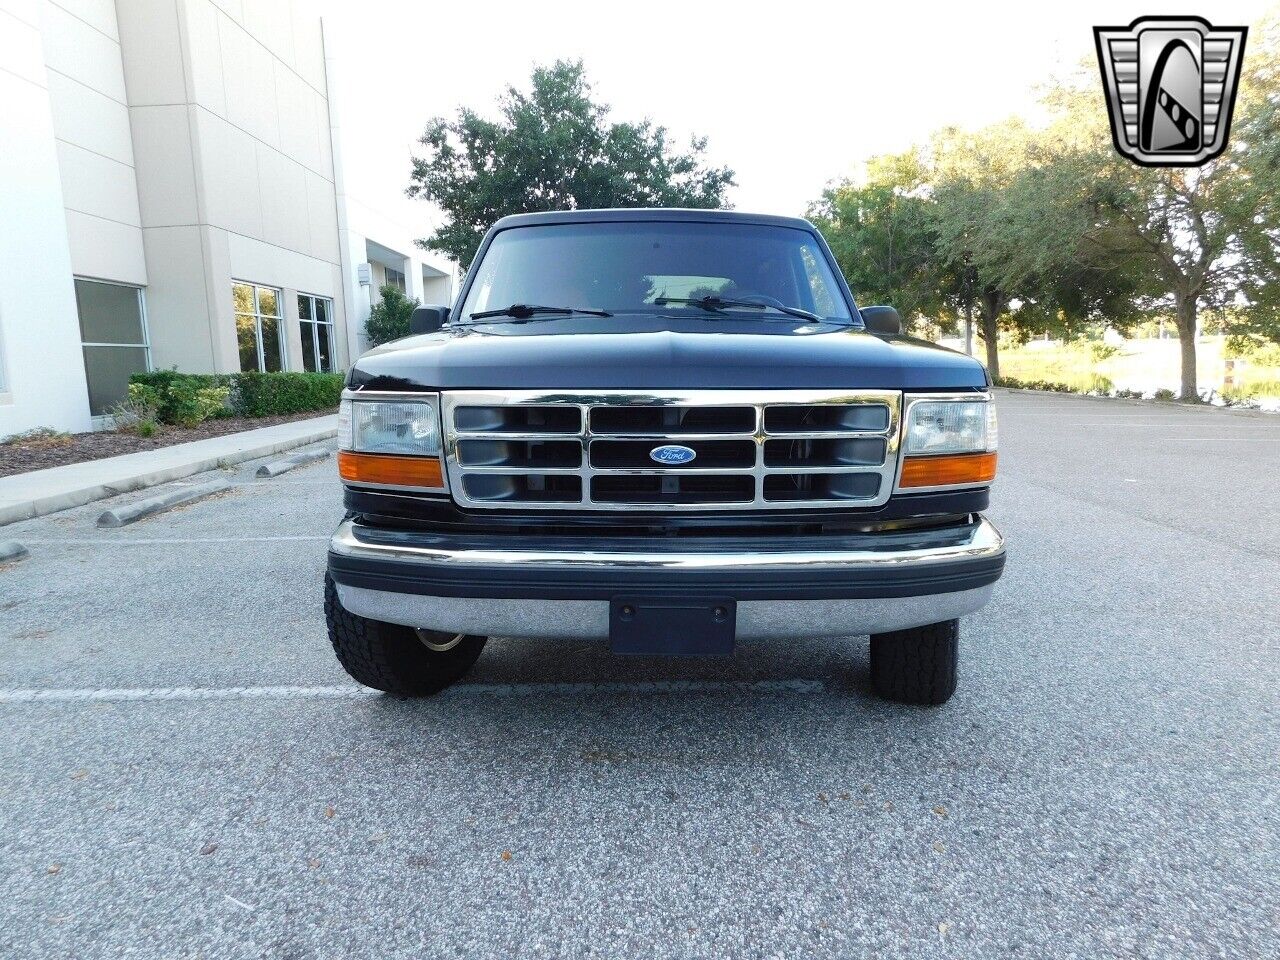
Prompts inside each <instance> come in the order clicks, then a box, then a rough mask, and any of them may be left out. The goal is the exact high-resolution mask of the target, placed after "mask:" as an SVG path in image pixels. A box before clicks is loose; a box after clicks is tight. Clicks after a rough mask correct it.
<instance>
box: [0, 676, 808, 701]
mask: <svg viewBox="0 0 1280 960" xmlns="http://www.w3.org/2000/svg"><path fill="white" fill-rule="evenodd" d="M825 690H826V684H825V683H824V682H823V681H822V680H736V681H735V680H653V681H642V682H634V683H628V682H621V681H618V682H602V683H460V684H457V685H456V686H453V687H450V688H449V689H447V690H445V691H443V692H442V693H440V694H437V698H440V697H443V698H454V697H477V696H485V697H529V696H565V695H569V696H573V695H585V694H595V693H609V694H619V693H641V694H654V693H657V694H663V693H822V692H824V691H825ZM382 696H386V695H385V694H382V693H379V692H378V691H377V690H370V689H368V688H366V687H357V686H353V685H348V684H342V685H336V686H316V687H285V686H276V687H267V686H263V687H103V688H56V687H55V688H49V689H41V688H38V687H32V688H19V689H13V690H0V705H8V704H39V703H136V702H143V703H152V702H163V701H171V700H181V701H196V700H346V699H363V698H372V697H382Z"/></svg>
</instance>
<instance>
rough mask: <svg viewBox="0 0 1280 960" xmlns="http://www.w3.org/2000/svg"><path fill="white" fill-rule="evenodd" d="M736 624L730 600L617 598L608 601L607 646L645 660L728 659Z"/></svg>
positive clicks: (731, 649) (719, 598) (726, 598)
mask: <svg viewBox="0 0 1280 960" xmlns="http://www.w3.org/2000/svg"><path fill="white" fill-rule="evenodd" d="M737 619H738V610H737V604H736V602H735V601H734V600H733V598H732V597H710V598H699V599H697V600H691V599H690V598H688V597H662V596H618V597H614V598H613V599H612V600H611V601H610V602H609V647H610V649H612V650H613V652H614V653H620V654H627V655H631V656H642V657H643V656H648V657H727V656H730V655H731V654H732V653H733V642H734V633H735V631H736V629H737Z"/></svg>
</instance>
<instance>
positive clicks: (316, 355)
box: [298, 290, 338, 373]
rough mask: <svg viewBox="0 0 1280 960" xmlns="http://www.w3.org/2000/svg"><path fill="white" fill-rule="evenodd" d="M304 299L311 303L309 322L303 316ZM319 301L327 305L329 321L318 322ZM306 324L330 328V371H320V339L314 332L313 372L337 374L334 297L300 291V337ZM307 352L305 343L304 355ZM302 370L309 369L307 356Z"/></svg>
mask: <svg viewBox="0 0 1280 960" xmlns="http://www.w3.org/2000/svg"><path fill="white" fill-rule="evenodd" d="M304 299H305V300H310V301H311V319H309V320H308V319H305V318H304V317H303V316H302V301H303V300H304ZM317 301H323V302H324V303H325V316H326V317H328V318H329V319H327V320H317V319H316V302H317ZM304 323H309V324H311V325H312V326H316V327H318V326H325V327H328V328H329V330H328V334H329V369H328V370H322V369H320V338H319V337H317V336H316V331H314V330H313V331H312V332H311V360H312V362H313V363H314V364H315V370H314V371H313V372H315V373H335V372H336V371H337V366H338V365H337V363H335V362H334V348H335V346H336V342H335V340H334V325H333V297H322V296H321V295H320V294H318V293H303V292H302V291H301V290H299V291H298V328H299V329H298V333H299V335H301V333H302V329H301V328H302V325H303V324H304ZM300 339H301V338H300ZM306 350H307V346H306V343H305V342H303V344H302V351H303V353H304V354H305V353H306ZM302 369H303V370H306V369H307V358H306V356H305V355H304V356H303V357H302Z"/></svg>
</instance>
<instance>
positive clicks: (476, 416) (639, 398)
mask: <svg viewBox="0 0 1280 960" xmlns="http://www.w3.org/2000/svg"><path fill="white" fill-rule="evenodd" d="M442 405H443V414H444V425H445V457H446V461H447V464H448V469H449V481H450V488H451V490H452V493H453V496H454V498H455V500H457V502H458V504H459V505H460V506H463V507H478V508H491V509H501V508H505V509H541V510H572V509H588V510H649V511H669V510H685V511H705V510H742V509H768V510H778V509H803V508H818V507H826V508H832V507H844V508H849V507H876V506H880V505H882V504H883V503H884V502H885V501H886V500H888V499H889V494H890V492H891V490H892V488H893V480H894V471H895V468H896V464H897V459H898V457H897V450H898V427H899V416H900V410H901V394H899V393H898V392H896V391H890V390H867V391H857V392H853V393H836V392H828V391H812V390H795V391H790V390H788V391H762V392H756V393H751V392H747V391H730V390H708V391H699V392H696V393H680V394H673V395H671V396H655V395H654V394H652V393H643V392H640V391H605V392H599V393H591V394H566V393H547V392H513V393H493V392H454V393H446V394H444V396H443V404H442ZM673 444H674V445H679V446H682V447H687V448H688V449H690V450H692V451H693V453H694V457H693V459H692V460H690V461H688V462H686V463H668V462H662V463H659V462H657V461H655V460H654V459H653V458H652V457H651V456H650V454H651V452H652V451H653V450H655V449H656V448H658V447H661V446H667V445H673Z"/></svg>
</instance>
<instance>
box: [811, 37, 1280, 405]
mask: <svg viewBox="0 0 1280 960" xmlns="http://www.w3.org/2000/svg"><path fill="white" fill-rule="evenodd" d="M1250 39H1251V47H1250V49H1249V51H1247V52H1246V58H1245V73H1244V76H1243V77H1242V81H1241V93H1240V97H1239V100H1238V104H1237V109H1236V118H1235V123H1234V125H1233V131H1232V141H1231V146H1230V148H1229V149H1228V150H1227V151H1226V152H1225V153H1224V154H1223V155H1221V156H1220V157H1218V158H1217V159H1215V160H1212V161H1210V162H1209V163H1206V164H1205V165H1203V166H1201V167H1198V168H1192V169H1182V168H1148V167H1139V166H1137V165H1135V164H1133V163H1131V162H1130V161H1129V160H1127V159H1125V158H1124V157H1121V156H1120V155H1119V154H1117V153H1116V152H1115V150H1114V149H1113V147H1112V144H1111V137H1110V131H1109V128H1108V125H1107V117H1106V110H1105V105H1104V103H1103V102H1102V96H1101V91H1100V89H1099V85H1098V79H1097V73H1096V70H1094V69H1092V68H1091V67H1090V68H1088V69H1085V70H1082V71H1081V72H1080V73H1079V74H1078V75H1076V76H1075V77H1071V78H1068V79H1067V80H1065V81H1059V82H1057V83H1055V84H1053V85H1051V86H1050V87H1049V88H1048V90H1047V92H1046V95H1045V97H1044V102H1043V107H1044V109H1043V116H1042V118H1041V119H1040V121H1039V122H1037V124H1035V125H1034V126H1033V125H1030V124H1028V123H1026V122H1025V121H1023V120H1021V119H1019V118H1010V119H1008V120H1006V121H1003V122H1001V123H997V124H994V125H992V126H989V127H986V128H983V129H980V130H960V129H956V128H947V129H944V130H941V131H938V132H937V133H935V134H934V135H933V136H932V137H931V138H930V139H929V140H928V142H927V143H926V144H925V145H924V146H921V147H918V148H915V149H913V150H910V151H907V152H905V153H901V154H894V155H889V156H884V157H877V158H874V159H873V160H872V161H870V162H869V163H868V164H867V165H866V169H865V171H864V173H863V175H862V176H861V177H860V178H858V179H857V180H849V181H845V182H842V183H840V184H838V185H836V186H834V187H832V188H830V189H828V190H827V191H826V192H825V193H824V194H823V196H822V198H821V199H820V200H819V201H818V202H817V203H816V204H814V206H813V208H812V209H811V215H813V216H814V217H815V218H816V220H817V222H818V223H819V225H820V226H821V227H822V229H823V231H824V233H825V234H826V235H827V239H828V242H829V243H830V244H831V247H832V249H833V251H835V252H836V255H837V257H838V258H839V259H840V262H841V266H842V267H843V268H844V269H845V272H846V275H847V276H848V277H849V280H850V284H851V286H852V287H853V289H854V292H855V293H856V294H858V296H859V298H860V299H861V300H862V301H863V302H871V301H879V300H882V299H888V300H890V301H894V302H895V305H898V306H899V308H900V310H901V312H902V313H903V315H904V317H907V318H908V320H909V321H911V320H914V322H915V323H916V325H917V326H919V325H921V324H922V323H929V322H941V323H943V324H946V325H949V324H950V323H951V322H953V321H954V319H955V317H956V316H957V315H959V314H963V313H965V312H966V311H967V309H968V308H969V307H970V306H974V307H976V309H977V311H978V314H979V319H980V323H981V332H982V336H983V340H984V341H985V343H986V349H987V365H988V368H989V370H990V371H991V373H992V375H993V376H999V356H998V351H997V340H998V335H999V333H1000V331H1001V330H1005V331H1009V332H1013V333H1014V334H1015V335H1018V336H1022V337H1025V336H1027V335H1029V334H1030V333H1031V332H1040V331H1053V332H1056V333H1060V334H1064V335H1067V336H1070V335H1074V334H1077V333H1079V332H1081V331H1082V330H1084V329H1085V328H1087V327H1093V328H1094V329H1096V328H1098V327H1099V326H1101V325H1106V326H1110V327H1112V328H1115V329H1118V330H1121V331H1123V330H1125V329H1127V328H1128V327H1129V326H1131V325H1132V324H1133V323H1134V322H1136V321H1137V320H1139V319H1141V318H1143V317H1144V316H1150V315H1160V316H1172V317H1173V318H1174V319H1175V322H1176V325H1177V328H1178V332H1179V339H1180V341H1181V344H1182V389H1181V395H1182V398H1183V399H1185V400H1194V399H1198V392H1197V383H1196V355H1195V349H1196V342H1195V333H1196V330H1197V329H1198V318H1199V315H1200V312H1201V311H1202V310H1205V309H1208V308H1212V309H1215V310H1222V309H1224V308H1227V307H1230V308H1231V310H1230V316H1231V318H1232V319H1231V324H1232V329H1233V331H1235V332H1242V333H1249V334H1251V335H1255V336H1264V337H1268V338H1271V339H1274V340H1278V341H1280V267H1278V266H1277V253H1278V252H1280V21H1278V20H1277V19H1275V18H1273V19H1272V20H1270V21H1269V22H1267V23H1265V24H1264V25H1263V26H1262V28H1261V29H1255V30H1254V31H1252V35H1251V38H1250Z"/></svg>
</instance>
